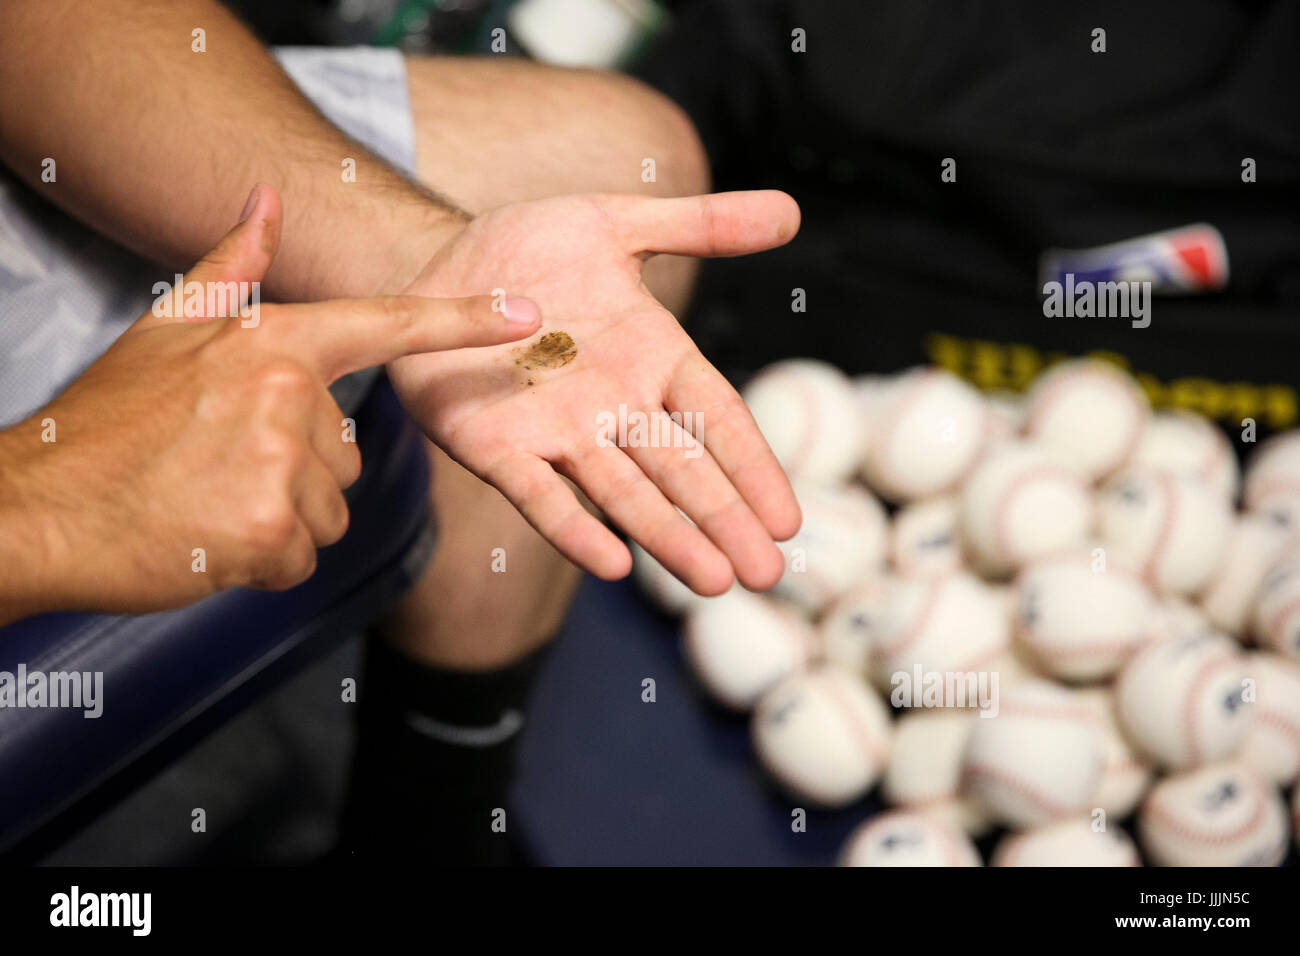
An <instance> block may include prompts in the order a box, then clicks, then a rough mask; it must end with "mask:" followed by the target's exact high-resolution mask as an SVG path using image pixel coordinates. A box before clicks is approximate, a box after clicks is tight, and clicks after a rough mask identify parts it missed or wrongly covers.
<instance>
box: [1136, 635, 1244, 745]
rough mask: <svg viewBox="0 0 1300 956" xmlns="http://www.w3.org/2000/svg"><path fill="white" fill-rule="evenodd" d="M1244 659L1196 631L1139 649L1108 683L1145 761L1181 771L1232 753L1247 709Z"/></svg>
mask: <svg viewBox="0 0 1300 956" xmlns="http://www.w3.org/2000/svg"><path fill="white" fill-rule="evenodd" d="M1245 677H1246V670H1245V658H1244V657H1243V656H1242V654H1241V653H1240V648H1239V647H1238V646H1237V643H1236V642H1235V641H1234V640H1232V639H1231V638H1230V637H1228V636H1226V635H1224V634H1217V633H1214V632H1202V633H1200V634H1193V635H1190V636H1187V637H1182V638H1175V639H1173V640H1167V641H1159V642H1157V643H1154V644H1150V645H1148V646H1147V647H1145V648H1144V649H1143V650H1141V651H1139V652H1138V654H1137V656H1136V657H1134V658H1133V660H1131V661H1129V663H1128V664H1127V665H1126V666H1125V668H1124V669H1123V670H1122V671H1121V672H1120V675H1119V679H1118V680H1117V682H1116V684H1115V700H1116V713H1117V714H1118V716H1119V722H1120V726H1121V727H1122V728H1123V729H1124V733H1125V735H1126V736H1127V737H1128V739H1129V740H1130V741H1131V742H1132V743H1133V745H1134V746H1135V747H1136V748H1137V749H1138V751H1139V752H1140V753H1142V754H1143V755H1144V756H1145V757H1147V758H1148V759H1149V760H1151V761H1152V762H1153V763H1155V764H1157V765H1158V766H1161V767H1166V768H1171V769H1181V768H1184V767H1194V766H1199V765H1200V764H1204V763H1212V762H1214V761H1216V760H1221V759H1222V758H1224V757H1227V756H1230V755H1231V754H1233V753H1235V752H1236V751H1237V750H1238V748H1240V746H1241V742H1242V740H1243V739H1244V738H1245V736H1246V730H1247V729H1248V728H1249V726H1250V721H1251V718H1252V717H1253V716H1254V714H1253V711H1252V710H1251V708H1250V707H1248V706H1247V705H1246V703H1245V701H1244V700H1243V699H1242V691H1243V689H1244V685H1243V683H1242V682H1243V680H1244V679H1245Z"/></svg>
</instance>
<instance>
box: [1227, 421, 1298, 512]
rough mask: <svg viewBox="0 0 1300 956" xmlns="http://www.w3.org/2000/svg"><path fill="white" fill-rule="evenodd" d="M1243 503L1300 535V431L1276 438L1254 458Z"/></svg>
mask: <svg viewBox="0 0 1300 956" xmlns="http://www.w3.org/2000/svg"><path fill="white" fill-rule="evenodd" d="M1241 503H1242V507H1244V508H1245V509H1246V510H1247V511H1253V512H1255V513H1257V514H1266V515H1270V516H1271V517H1273V518H1274V519H1275V520H1277V521H1279V522H1280V523H1283V524H1286V525H1288V526H1289V527H1291V528H1292V529H1294V530H1295V531H1296V532H1300V431H1296V430H1294V429H1292V430H1291V431H1286V432H1283V433H1282V434H1280V435H1275V436H1274V437H1272V438H1270V439H1269V440H1268V441H1266V442H1264V444H1262V445H1260V447H1259V449H1258V450H1257V451H1256V452H1255V454H1254V455H1252V456H1251V457H1250V459H1249V460H1248V461H1247V463H1246V475H1245V480H1244V481H1243V483H1242V492H1241Z"/></svg>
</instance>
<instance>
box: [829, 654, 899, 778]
mask: <svg viewBox="0 0 1300 956" xmlns="http://www.w3.org/2000/svg"><path fill="white" fill-rule="evenodd" d="M814 678H815V679H816V681H817V683H819V684H821V685H822V687H823V689H825V691H826V696H827V697H828V698H829V699H830V701H831V705H832V706H833V707H834V708H835V709H836V710H838V711H839V712H840V716H841V717H842V718H844V722H845V723H847V724H848V725H849V730H850V732H851V733H852V735H853V736H854V737H857V738H858V743H859V744H860V745H861V748H862V751H863V753H865V754H866V756H867V759H868V760H870V761H871V763H872V765H873V766H874V767H876V768H877V769H879V768H881V767H883V766H884V764H885V759H886V757H887V756H888V755H887V754H886V753H885V749H884V747H882V746H881V744H880V742H879V741H877V740H876V739H875V737H874V735H873V734H872V733H871V732H870V731H869V730H868V728H867V727H866V726H865V723H864V721H862V720H859V719H858V713H857V710H856V708H855V707H854V705H853V704H852V703H850V702H849V700H848V698H847V697H845V696H844V693H843V691H842V690H841V689H840V688H839V687H838V686H836V682H835V681H834V680H833V679H832V678H831V675H829V674H816V675H814ZM866 693H870V691H866Z"/></svg>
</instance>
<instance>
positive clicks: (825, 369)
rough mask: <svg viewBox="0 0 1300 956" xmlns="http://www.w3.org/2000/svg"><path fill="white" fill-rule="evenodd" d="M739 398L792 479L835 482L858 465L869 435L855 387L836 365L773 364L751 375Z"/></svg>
mask: <svg viewBox="0 0 1300 956" xmlns="http://www.w3.org/2000/svg"><path fill="white" fill-rule="evenodd" d="M742 398H744V400H745V404H746V405H748V406H749V411H750V414H751V415H753V416H754V421H755V422H756V423H757V424H758V428H759V431H761V432H762V433H763V437H764V438H766V439H767V443H768V445H769V446H770V447H771V449H772V453H773V454H775V455H776V459H777V461H779V462H780V463H781V467H782V468H784V469H785V470H786V472H787V473H788V474H789V475H790V476H791V477H796V478H806V479H808V480H810V481H817V482H827V483H830V482H838V481H843V480H844V479H846V478H848V477H849V476H850V475H851V474H852V473H853V471H854V469H856V468H857V464H858V461H859V460H860V459H861V457H862V451H863V448H864V447H865V445H866V443H867V442H868V440H869V436H868V434H867V432H866V431H865V430H864V421H863V417H862V415H861V414H860V410H859V406H858V401H857V396H856V395H855V394H854V391H853V386H852V385H851V384H850V382H849V379H848V377H847V376H845V374H844V373H843V372H841V371H840V370H839V369H837V368H836V367H835V366H833V365H830V364H828V363H826V362H820V361H817V360H815V359H804V358H796V359H787V360H785V361H782V362H776V363H774V364H772V365H769V366H767V367H766V368H763V369H761V370H759V372H758V373H757V374H756V375H755V376H754V377H753V378H752V379H750V381H749V383H748V384H747V385H746V386H745V388H744V391H743V392H742Z"/></svg>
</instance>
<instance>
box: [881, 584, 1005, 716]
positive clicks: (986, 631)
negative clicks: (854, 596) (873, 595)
mask: <svg viewBox="0 0 1300 956" xmlns="http://www.w3.org/2000/svg"><path fill="white" fill-rule="evenodd" d="M1009 640H1010V634H1009V628H1008V625H1007V619H1006V614H1005V613H1004V611H1003V607H1002V603H1001V601H1000V600H999V599H998V596H997V595H996V594H994V593H993V592H992V591H990V590H989V588H988V587H987V586H986V585H985V584H984V583H983V582H982V581H980V580H979V579H978V578H976V577H975V576H974V575H972V574H968V573H966V572H964V571H958V572H955V573H952V574H948V575H944V576H942V577H937V578H905V579H898V580H897V581H895V582H894V586H893V587H891V588H890V591H889V603H888V605H887V607H886V610H885V620H884V624H883V626H882V627H881V629H880V632H879V634H878V636H877V639H876V641H875V642H874V644H873V645H872V650H871V671H872V676H873V678H874V681H875V683H876V686H877V687H879V688H880V690H881V691H882V692H883V693H885V694H886V695H889V694H890V693H892V691H893V690H894V688H895V687H897V686H899V685H898V682H897V676H898V675H904V676H905V678H906V679H907V680H909V681H912V683H915V681H914V680H913V678H914V675H915V673H916V669H917V668H918V667H919V668H920V669H921V671H922V673H923V674H926V675H928V674H949V673H952V674H967V673H978V672H980V671H982V670H983V669H984V668H986V667H987V665H988V663H989V662H990V661H991V660H993V659H994V658H996V657H998V656H999V655H1000V654H1001V653H1002V652H1004V651H1005V650H1006V649H1007V646H1008V644H1009ZM977 703H978V702H977V701H973V700H972V701H967V702H966V703H965V704H963V706H976V705H977Z"/></svg>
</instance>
